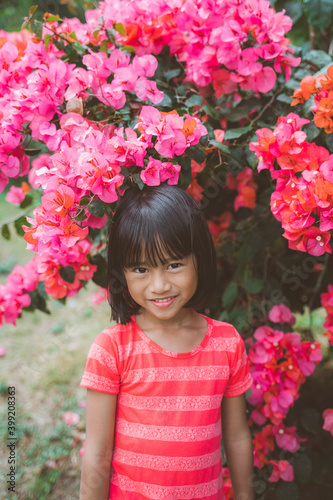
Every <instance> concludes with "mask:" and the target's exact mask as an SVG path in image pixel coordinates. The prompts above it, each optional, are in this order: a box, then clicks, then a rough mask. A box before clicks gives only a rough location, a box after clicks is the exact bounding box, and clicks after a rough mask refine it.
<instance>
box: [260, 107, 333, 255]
mask: <svg viewBox="0 0 333 500" xmlns="http://www.w3.org/2000/svg"><path fill="white" fill-rule="evenodd" d="M306 123H309V120H306V119H303V118H300V117H299V116H298V115H296V114H294V113H289V114H288V116H286V117H280V118H279V119H278V124H277V127H276V128H275V129H274V130H273V131H272V130H269V129H266V128H263V129H260V130H257V132H256V134H257V137H258V140H259V141H258V142H256V143H254V142H252V143H251V144H250V149H251V150H252V151H255V153H256V155H257V157H258V158H259V163H258V171H259V172H260V171H261V170H263V169H268V170H269V171H270V174H271V176H272V177H273V178H274V179H277V183H276V190H275V192H274V193H273V194H272V196H271V210H272V213H273V215H274V217H275V218H276V219H277V220H279V221H281V225H282V227H283V229H284V230H285V232H284V234H283V236H284V237H285V238H287V239H288V244H289V248H292V249H293V250H299V251H301V252H308V253H309V254H311V255H316V256H318V255H323V254H324V253H325V252H328V253H331V252H332V248H331V245H330V243H329V242H330V239H331V230H332V229H333V155H330V154H329V152H328V151H327V149H325V148H324V147H322V146H317V145H316V144H315V143H309V142H307V140H306V138H307V136H306V134H305V132H303V131H301V130H300V129H301V127H302V125H304V124H306ZM275 162H276V163H277V166H278V167H277V169H275Z"/></svg>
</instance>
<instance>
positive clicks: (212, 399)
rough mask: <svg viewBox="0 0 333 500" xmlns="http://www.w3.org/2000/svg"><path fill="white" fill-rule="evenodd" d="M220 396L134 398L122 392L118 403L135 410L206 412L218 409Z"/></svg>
mask: <svg viewBox="0 0 333 500" xmlns="http://www.w3.org/2000/svg"><path fill="white" fill-rule="evenodd" d="M221 402H222V395H220V394H217V395H214V396H151V397H146V396H134V395H132V394H127V393H125V392H122V393H121V394H120V396H119V399H118V403H119V404H121V405H123V406H127V407H130V408H135V409H137V410H155V411H207V410H212V409H216V408H219V407H220V405H221Z"/></svg>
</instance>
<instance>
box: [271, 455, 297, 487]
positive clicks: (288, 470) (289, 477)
mask: <svg viewBox="0 0 333 500" xmlns="http://www.w3.org/2000/svg"><path fill="white" fill-rule="evenodd" d="M269 464H270V465H272V466H273V472H272V474H271V475H270V477H269V479H268V480H269V481H271V482H272V483H276V482H277V481H279V480H280V479H283V481H293V479H294V468H293V466H292V465H291V464H290V463H289V462H288V461H287V460H279V461H275V460H270V461H269Z"/></svg>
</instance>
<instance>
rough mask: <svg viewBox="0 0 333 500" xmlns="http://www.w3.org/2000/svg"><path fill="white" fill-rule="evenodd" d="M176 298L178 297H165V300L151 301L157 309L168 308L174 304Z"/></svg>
mask: <svg viewBox="0 0 333 500" xmlns="http://www.w3.org/2000/svg"><path fill="white" fill-rule="evenodd" d="M176 298H177V295H175V296H173V297H165V298H164V299H151V300H150V302H151V303H152V304H154V306H156V307H168V306H169V305H171V304H172V303H173V302H174V300H175V299H176Z"/></svg>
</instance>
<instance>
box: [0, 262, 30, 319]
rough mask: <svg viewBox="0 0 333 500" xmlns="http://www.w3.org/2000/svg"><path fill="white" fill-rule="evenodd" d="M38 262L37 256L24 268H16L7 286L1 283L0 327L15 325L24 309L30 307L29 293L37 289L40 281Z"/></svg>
mask: <svg viewBox="0 0 333 500" xmlns="http://www.w3.org/2000/svg"><path fill="white" fill-rule="evenodd" d="M36 261H37V256H36V257H35V258H34V259H33V260H32V261H31V262H29V263H28V264H26V265H25V266H24V267H23V266H16V267H15V268H14V269H13V271H12V272H11V273H10V274H9V276H8V277H7V283H6V285H2V284H1V283H0V325H2V324H3V323H11V324H13V325H15V322H16V319H17V318H18V316H19V315H20V314H21V312H22V309H23V308H24V307H28V306H30V303H31V299H30V296H29V292H32V291H34V290H35V289H36V288H37V285H38V281H39V275H38V271H37V262H36Z"/></svg>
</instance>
